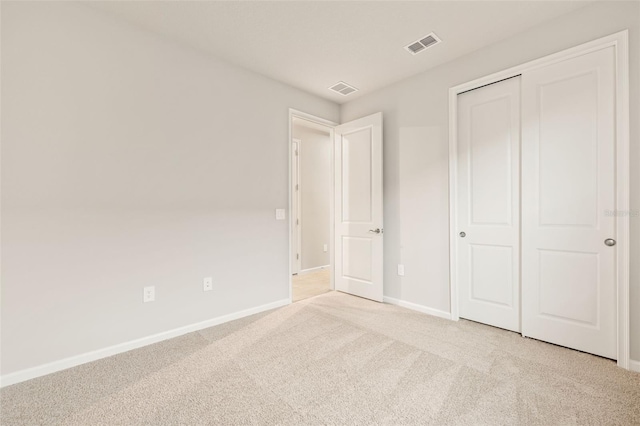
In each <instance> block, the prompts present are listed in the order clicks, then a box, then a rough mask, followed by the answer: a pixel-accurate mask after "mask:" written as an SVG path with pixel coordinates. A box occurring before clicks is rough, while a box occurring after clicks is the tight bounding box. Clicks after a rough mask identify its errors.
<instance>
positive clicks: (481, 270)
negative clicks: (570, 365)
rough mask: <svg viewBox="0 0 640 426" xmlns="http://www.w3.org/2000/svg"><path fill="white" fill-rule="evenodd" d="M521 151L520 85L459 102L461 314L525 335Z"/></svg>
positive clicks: (478, 92) (512, 82)
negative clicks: (522, 326) (522, 319)
mask: <svg viewBox="0 0 640 426" xmlns="http://www.w3.org/2000/svg"><path fill="white" fill-rule="evenodd" d="M519 146H520V78H519V77H515V78H512V79H509V80H505V81H501V82H498V83H495V84H491V85H489V86H485V87H481V88H479V89H475V90H472V91H470V92H466V93H463V94H461V95H459V97H458V146H457V152H458V159H457V170H458V176H457V185H458V186H457V196H458V199H457V206H458V209H457V210H458V216H457V225H458V226H457V227H458V232H459V237H458V240H457V250H456V252H457V259H456V265H457V269H458V270H457V277H458V283H459V292H458V307H459V313H460V317H462V318H467V319H470V320H474V321H478V322H482V323H485V324H489V325H494V326H496V327H501V328H506V329H508V330H513V331H520V291H519V287H520V283H519V275H520V270H519V261H520V259H519V221H520V218H519V200H520V195H519V186H520V182H519V173H520V169H519V161H520V159H519V156H520V148H519ZM460 233H462V234H460Z"/></svg>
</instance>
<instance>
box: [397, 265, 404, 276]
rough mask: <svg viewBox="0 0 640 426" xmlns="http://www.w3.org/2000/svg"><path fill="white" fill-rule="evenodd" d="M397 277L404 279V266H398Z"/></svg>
mask: <svg viewBox="0 0 640 426" xmlns="http://www.w3.org/2000/svg"><path fill="white" fill-rule="evenodd" d="M398 275H400V276H401V277H404V265H398Z"/></svg>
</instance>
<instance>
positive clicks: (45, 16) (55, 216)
mask: <svg viewBox="0 0 640 426" xmlns="http://www.w3.org/2000/svg"><path fill="white" fill-rule="evenodd" d="M1 36H2V46H1V48H2V87H1V89H2V92H1V93H2V98H1V101H2V134H1V137H2V308H1V314H2V318H1V319H2V366H1V372H2V374H3V375H5V374H8V373H12V372H16V371H18V370H22V369H25V368H28V367H33V366H38V365H41V364H44V363H47V362H51V361H56V360H60V359H62V358H65V357H69V356H73V355H77V354H82V353H84V352H87V351H92V350H97V349H100V348H104V347H107V346H110V345H114V344H118V343H122V342H127V341H129V340H132V339H136V338H141V337H144V336H148V335H151V334H153V333H158V332H162V331H165V330H169V329H173V328H176V327H180V326H184V325H188V324H192V323H196V322H199V321H203V320H206V319H209V318H214V317H218V316H221V315H224V314H229V313H232V312H237V311H240V310H243V309H246V308H252V307H256V306H260V305H264V304H267V303H270V302H274V301H278V300H282V299H287V298H288V294H289V287H288V286H289V281H288V262H289V258H288V247H287V245H288V221H275V215H274V209H276V208H286V207H287V203H288V201H287V194H288V144H287V139H288V131H289V129H288V109H289V108H295V109H298V110H301V111H305V112H308V113H311V114H314V115H317V116H320V117H323V118H326V119H329V120H332V121H338V118H339V107H338V106H337V105H336V104H333V103H330V102H328V101H324V100H321V99H319V98H316V97H314V96H311V95H308V94H305V93H303V92H301V91H298V90H295V89H293V88H290V87H288V86H286V85H283V84H280V83H277V82H275V81H273V80H269V79H267V78H265V77H262V76H259V75H257V74H254V73H251V72H248V71H244V70H241V69H238V68H236V67H233V66H231V65H228V64H225V63H222V62H220V61H217V60H215V59H213V58H211V57H210V56H208V55H206V54H203V53H200V52H198V51H196V50H192V49H191V48H188V47H185V46H182V45H180V44H178V43H174V42H173V41H171V40H168V39H165V38H163V37H162V36H159V35H155V34H153V33H148V32H145V31H143V30H139V29H137V28H135V27H133V26H130V25H129V24H127V23H125V22H123V21H119V20H118V19H115V18H113V19H112V18H111V17H110V16H107V15H103V14H102V13H101V12H98V11H94V10H91V9H88V8H86V6H83V5H81V4H77V3H76V4H74V3H62V2H59V3H58V2H56V3H47V2H44V3H29V2H23V3H7V2H2V34H1ZM205 276H213V279H214V289H213V291H212V292H209V293H203V292H202V278H203V277H205ZM146 285H155V286H156V298H157V301H156V302H154V303H147V304H143V303H142V288H143V286H146Z"/></svg>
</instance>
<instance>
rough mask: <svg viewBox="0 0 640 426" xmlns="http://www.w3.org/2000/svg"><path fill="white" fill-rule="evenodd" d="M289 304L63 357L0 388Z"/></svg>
mask: <svg viewBox="0 0 640 426" xmlns="http://www.w3.org/2000/svg"><path fill="white" fill-rule="evenodd" d="M289 303H291V302H290V301H289V299H282V300H278V301H276V302H272V303H267V304H266V305H261V306H256V307H255V308H249V309H245V310H243V311H239V312H234V313H232V314H227V315H223V316H221V317H216V318H212V319H208V320H206V321H202V322H198V323H195V324H190V325H186V326H184V327H179V328H174V329H173V330H168V331H163V332H161V333H157V334H153V335H151V336H147V337H142V338H140V339H136V340H131V341H129V342H125V343H120V344H117V345H113V346H109V347H106V348H103V349H98V350H95V351H91V352H87V353H84V354H80V355H76V356H72V357H69V358H64V359H61V360H59V361H53V362H50V363H47V364H43V365H39V366H37V367H32V368H27V369H25V370H20V371H16V372H15V373H10V374H6V375H4V376H2V377H0V387H5V386H9V385H13V384H16V383H20V382H24V381H26V380H31V379H35V378H36V377H40V376H45V375H47V374H51V373H55V372H57V371H61V370H66V369H67V368H71V367H75V366H78V365H81V364H86V363H88V362H92V361H96V360H99V359H102V358H107V357H110V356H112V355H117V354H120V353H123V352H127V351H130V350H132V349H137V348H141V347H143V346H147V345H151V344H153V343H158V342H161V341H163V340H167V339H172V338H174V337H178V336H182V335H183V334H187V333H192V332H194V331H198V330H202V329H204V328H209V327H213V326H214V325H219V324H223V323H225V322H229V321H233V320H236V319H240V318H244V317H247V316H249V315H253V314H257V313H260V312H264V311H268V310H270V309H275V308H279V307H281V306H285V305H288V304H289Z"/></svg>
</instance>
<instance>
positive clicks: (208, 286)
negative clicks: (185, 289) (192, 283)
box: [202, 277, 213, 291]
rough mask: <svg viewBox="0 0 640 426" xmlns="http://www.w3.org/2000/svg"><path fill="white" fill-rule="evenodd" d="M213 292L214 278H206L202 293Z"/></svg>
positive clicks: (203, 282)
mask: <svg viewBox="0 0 640 426" xmlns="http://www.w3.org/2000/svg"><path fill="white" fill-rule="evenodd" d="M211 290H213V277H205V278H204V279H203V280H202V291H211Z"/></svg>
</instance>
